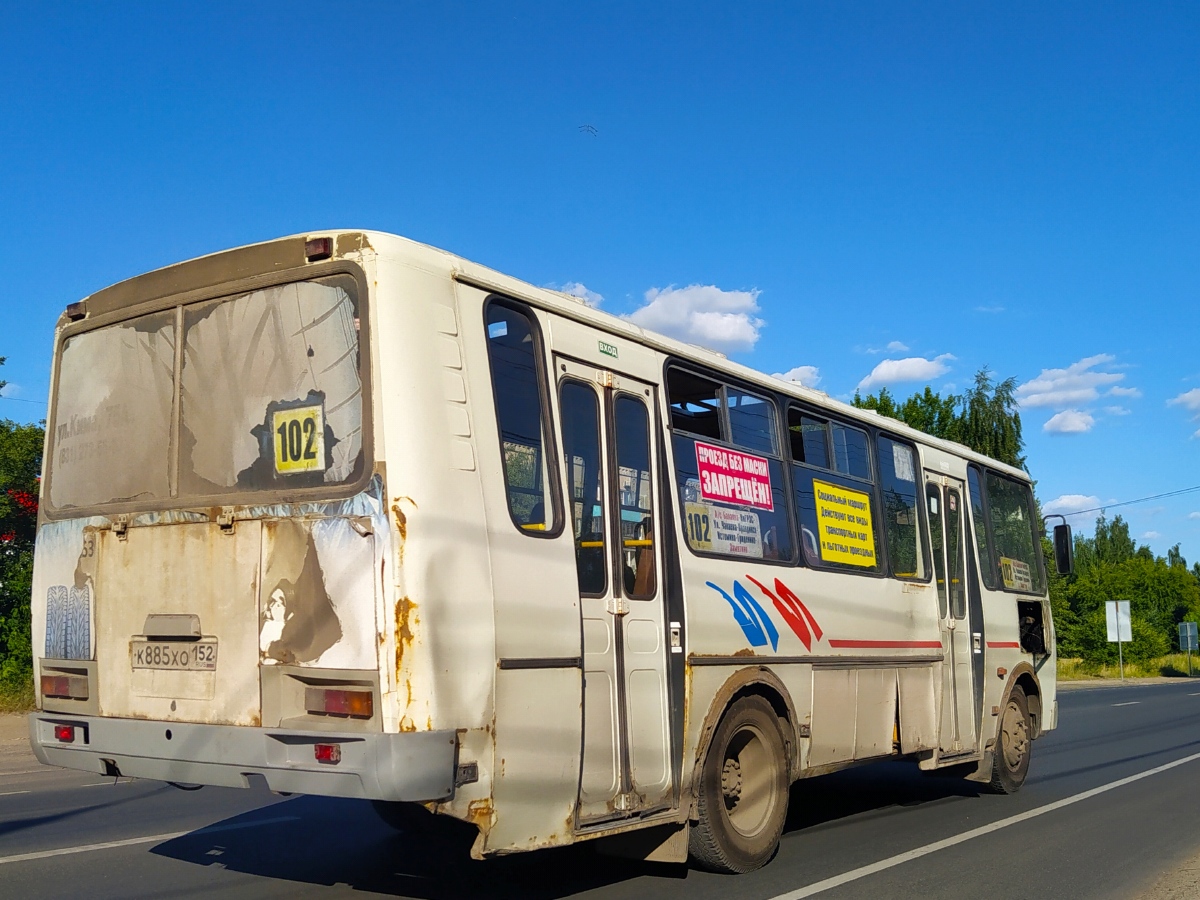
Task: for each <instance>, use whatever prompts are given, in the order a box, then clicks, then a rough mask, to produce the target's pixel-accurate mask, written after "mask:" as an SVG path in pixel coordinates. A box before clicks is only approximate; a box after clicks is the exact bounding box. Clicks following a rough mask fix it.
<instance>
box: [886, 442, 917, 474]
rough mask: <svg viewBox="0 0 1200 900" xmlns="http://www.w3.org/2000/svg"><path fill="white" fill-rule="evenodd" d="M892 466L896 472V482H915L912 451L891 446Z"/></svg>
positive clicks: (894, 445) (896, 445) (897, 445)
mask: <svg viewBox="0 0 1200 900" xmlns="http://www.w3.org/2000/svg"><path fill="white" fill-rule="evenodd" d="M892 465H893V466H894V468H895V470H896V480H897V481H913V482H915V481H916V480H917V476H916V474H915V473H914V472H913V458H912V451H911V450H909V449H908V448H907V447H902V446H900V445H899V444H892Z"/></svg>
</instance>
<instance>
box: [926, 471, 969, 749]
mask: <svg viewBox="0 0 1200 900" xmlns="http://www.w3.org/2000/svg"><path fill="white" fill-rule="evenodd" d="M963 494H964V491H963V484H962V482H961V481H959V480H957V479H954V478H949V477H947V476H945V475H933V474H930V475H929V478H928V480H927V481H926V484H925V505H926V509H927V510H928V512H929V538H930V544H929V545H930V549H931V550H932V551H933V568H934V578H935V580H936V581H937V598H938V616H939V619H940V621H941V629H942V648H943V650H942V652H943V654H944V662H943V663H942V706H941V726H940V739H939V746H940V749H941V755H942V756H943V757H947V756H957V755H959V754H973V753H975V751H976V744H977V739H976V738H977V735H976V721H977V717H976V710H975V666H974V653H975V649H976V648H975V647H973V646H972V641H973V640H975V639H976V638H975V635H974V634H973V632H974V631H978V630H979V629H978V628H977V627H973V625H972V622H971V611H970V607H969V606H968V603H967V586H968V585H967V579H968V577H969V575H968V572H969V569H968V568H967V552H966V530H965V522H966V519H965V517H964V512H965V510H964V509H963V500H962V498H963Z"/></svg>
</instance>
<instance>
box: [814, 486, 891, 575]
mask: <svg viewBox="0 0 1200 900" xmlns="http://www.w3.org/2000/svg"><path fill="white" fill-rule="evenodd" d="M813 499H814V501H815V503H816V508H817V530H818V533H819V535H820V542H821V559H823V560H825V561H826V562H834V563H842V564H843V565H848V566H863V567H866V568H871V567H874V565H875V562H876V560H875V530H874V528H873V527H872V525H871V498H870V497H869V496H868V495H867V494H864V493H863V492H862V491H852V490H850V488H844V487H842V486H841V485H837V484H829V483H828V482H825V481H819V480H817V479H816V478H814V479H813Z"/></svg>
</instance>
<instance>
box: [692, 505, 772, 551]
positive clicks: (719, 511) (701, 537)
mask: <svg viewBox="0 0 1200 900" xmlns="http://www.w3.org/2000/svg"><path fill="white" fill-rule="evenodd" d="M684 517H685V519H686V521H687V536H688V543H690V544H691V545H692V547H693V548H694V549H696V550H707V551H709V552H712V553H724V554H727V555H729V556H745V557H749V558H751V559H762V556H763V543H762V527H761V526H760V525H759V520H758V513H755V512H749V511H747V510H739V509H725V508H723V507H720V506H709V505H708V504H706V503H687V504H684Z"/></svg>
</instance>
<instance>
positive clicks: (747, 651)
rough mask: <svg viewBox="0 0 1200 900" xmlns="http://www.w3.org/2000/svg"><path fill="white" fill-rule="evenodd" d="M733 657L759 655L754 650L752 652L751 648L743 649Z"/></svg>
mask: <svg viewBox="0 0 1200 900" xmlns="http://www.w3.org/2000/svg"><path fill="white" fill-rule="evenodd" d="M733 655H734V656H758V654H757V653H755V652H754V651H753V650H751V649H750V648H749V647H743V648H742V649H741V650H738V651H737V652H736V653H734V654H733Z"/></svg>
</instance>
